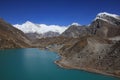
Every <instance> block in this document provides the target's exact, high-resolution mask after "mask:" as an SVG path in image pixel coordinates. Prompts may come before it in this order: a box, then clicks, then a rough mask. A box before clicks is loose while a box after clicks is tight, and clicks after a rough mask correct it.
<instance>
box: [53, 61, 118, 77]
mask: <svg viewBox="0 0 120 80" xmlns="http://www.w3.org/2000/svg"><path fill="white" fill-rule="evenodd" d="M54 63H55V64H57V65H58V66H59V67H61V68H66V69H77V70H84V71H88V72H92V73H96V74H103V75H107V76H112V77H117V78H120V76H117V75H114V74H109V73H105V72H103V71H100V70H96V69H92V68H86V67H79V66H74V65H70V64H68V63H66V61H65V60H64V59H60V60H57V61H55V62H54Z"/></svg>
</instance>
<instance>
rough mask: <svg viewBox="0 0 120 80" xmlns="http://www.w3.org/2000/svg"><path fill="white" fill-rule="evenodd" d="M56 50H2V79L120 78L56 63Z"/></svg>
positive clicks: (0, 68)
mask: <svg viewBox="0 0 120 80" xmlns="http://www.w3.org/2000/svg"><path fill="white" fill-rule="evenodd" d="M57 59H59V56H58V55H57V54H56V53H55V52H50V51H45V50H39V49H36V48H28V49H10V50H0V80H120V79H119V78H115V77H111V76H105V75H100V74H95V73H90V72H86V71H81V70H71V69H63V68H60V67H59V66H57V65H56V64H54V61H55V60H57Z"/></svg>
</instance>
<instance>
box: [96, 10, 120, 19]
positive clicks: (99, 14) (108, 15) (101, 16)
mask: <svg viewBox="0 0 120 80" xmlns="http://www.w3.org/2000/svg"><path fill="white" fill-rule="evenodd" d="M106 17H113V18H115V19H119V20H120V16H119V15H116V14H111V13H107V12H101V13H98V14H97V16H96V18H95V19H104V18H106Z"/></svg>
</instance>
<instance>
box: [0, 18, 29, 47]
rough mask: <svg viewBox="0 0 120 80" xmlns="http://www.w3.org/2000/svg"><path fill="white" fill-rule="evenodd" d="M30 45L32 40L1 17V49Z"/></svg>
mask: <svg viewBox="0 0 120 80" xmlns="http://www.w3.org/2000/svg"><path fill="white" fill-rule="evenodd" d="M25 47H30V41H29V39H28V38H27V37H26V36H25V34H24V33H23V32H21V31H20V30H18V29H16V28H14V27H13V26H12V25H11V24H9V23H7V22H5V21H4V20H3V19H0V49H8V48H25Z"/></svg>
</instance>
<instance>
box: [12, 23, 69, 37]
mask: <svg viewBox="0 0 120 80" xmlns="http://www.w3.org/2000/svg"><path fill="white" fill-rule="evenodd" d="M13 26H14V27H16V28H18V29H19V30H21V31H23V32H24V33H25V34H26V35H27V36H28V37H31V38H34V39H35V38H43V37H54V36H59V35H60V34H61V33H63V32H64V31H65V30H66V29H67V28H68V27H66V26H59V25H46V24H35V23H32V22H30V21H26V22H25V23H23V24H21V25H20V24H15V25H13Z"/></svg>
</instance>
